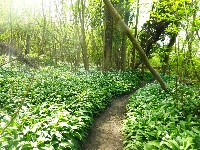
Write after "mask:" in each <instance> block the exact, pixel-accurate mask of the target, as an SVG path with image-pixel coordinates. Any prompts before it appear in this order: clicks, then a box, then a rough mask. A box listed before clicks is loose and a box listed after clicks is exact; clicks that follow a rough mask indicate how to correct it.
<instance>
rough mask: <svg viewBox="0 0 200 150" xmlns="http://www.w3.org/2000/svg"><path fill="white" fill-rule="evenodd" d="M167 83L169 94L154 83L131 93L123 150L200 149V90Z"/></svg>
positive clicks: (172, 82) (125, 123)
mask: <svg viewBox="0 0 200 150" xmlns="http://www.w3.org/2000/svg"><path fill="white" fill-rule="evenodd" d="M168 85H169V92H168V93H165V92H164V91H163V90H161V89H160V87H159V85H158V83H152V84H148V85H147V86H146V87H144V88H142V89H139V90H138V91H137V92H136V93H135V94H134V95H132V96H131V98H130V101H129V103H128V105H127V113H126V119H125V121H124V136H125V141H124V144H125V148H124V149H127V150H143V149H145V150H156V149H162V150H164V149H166V150H167V149H169V150H199V149H200V95H199V89H198V88H196V87H195V86H194V85H193V86H191V85H190V86H189V85H186V84H181V83H177V84H176V83H175V82H174V81H171V82H170V83H168ZM197 87H198V86H197Z"/></svg>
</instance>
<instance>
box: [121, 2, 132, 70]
mask: <svg viewBox="0 0 200 150" xmlns="http://www.w3.org/2000/svg"><path fill="white" fill-rule="evenodd" d="M121 3H122V2H121ZM128 4H129V1H128V0H126V7H125V9H124V11H125V12H124V13H125V15H124V22H125V24H126V25H127V26H128V21H129V17H130V12H129V10H128V9H127V7H128ZM126 39H127V37H126V35H124V34H123V35H122V46H121V70H122V71H125V70H126Z"/></svg>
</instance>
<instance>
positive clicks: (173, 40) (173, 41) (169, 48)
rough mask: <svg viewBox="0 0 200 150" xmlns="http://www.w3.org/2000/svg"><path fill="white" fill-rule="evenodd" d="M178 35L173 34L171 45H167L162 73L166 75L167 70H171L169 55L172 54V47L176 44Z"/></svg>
mask: <svg viewBox="0 0 200 150" xmlns="http://www.w3.org/2000/svg"><path fill="white" fill-rule="evenodd" d="M176 36H177V34H173V35H172V37H171V39H170V42H169V44H168V45H167V49H166V50H165V54H164V59H163V62H162V73H163V74H165V73H166V71H167V69H168V68H169V54H170V52H171V49H172V46H173V45H174V43H175V42H176Z"/></svg>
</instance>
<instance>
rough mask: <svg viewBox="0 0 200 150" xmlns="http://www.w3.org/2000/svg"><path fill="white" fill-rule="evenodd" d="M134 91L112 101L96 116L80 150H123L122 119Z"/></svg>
mask: <svg viewBox="0 0 200 150" xmlns="http://www.w3.org/2000/svg"><path fill="white" fill-rule="evenodd" d="M133 93H134V92H131V93H130V94H127V95H125V96H121V97H119V98H116V99H114V100H113V101H112V103H111V106H110V107H108V108H107V109H106V110H105V111H104V112H103V113H102V114H101V115H100V116H99V117H98V118H96V119H95V122H94V124H93V127H92V128H91V130H90V133H89V135H88V137H87V139H86V141H85V143H84V144H83V146H82V150H123V135H122V128H123V122H122V121H123V119H124V117H125V111H126V103H127V102H128V99H129V96H130V95H132V94H133Z"/></svg>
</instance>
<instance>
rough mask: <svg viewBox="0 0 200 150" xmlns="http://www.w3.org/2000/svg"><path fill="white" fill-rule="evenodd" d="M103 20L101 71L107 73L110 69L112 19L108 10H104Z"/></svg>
mask: <svg viewBox="0 0 200 150" xmlns="http://www.w3.org/2000/svg"><path fill="white" fill-rule="evenodd" d="M105 18H106V19H105V30H104V48H103V71H109V70H110V69H111V55H112V36H113V17H112V16H111V15H110V13H109V12H108V8H105Z"/></svg>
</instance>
